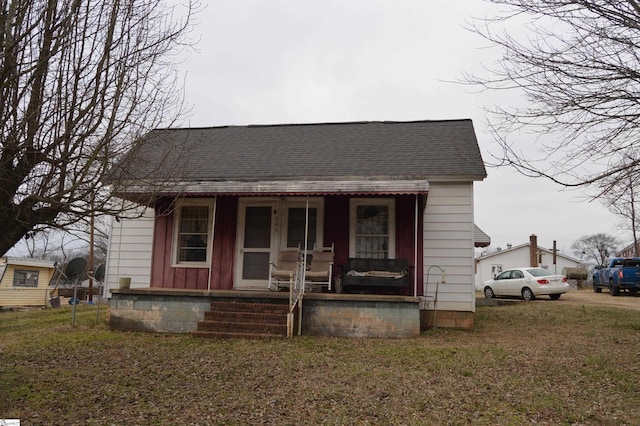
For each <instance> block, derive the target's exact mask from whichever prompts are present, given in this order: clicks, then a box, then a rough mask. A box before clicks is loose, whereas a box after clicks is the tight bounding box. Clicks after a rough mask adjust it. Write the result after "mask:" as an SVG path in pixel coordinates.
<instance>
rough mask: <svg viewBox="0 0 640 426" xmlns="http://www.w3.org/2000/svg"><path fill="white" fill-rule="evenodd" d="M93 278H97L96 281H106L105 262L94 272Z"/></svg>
mask: <svg viewBox="0 0 640 426" xmlns="http://www.w3.org/2000/svg"><path fill="white" fill-rule="evenodd" d="M93 278H95V279H96V281H100V282H102V281H104V263H101V264H100V265H98V267H97V268H96V271H95V272H94V273H93Z"/></svg>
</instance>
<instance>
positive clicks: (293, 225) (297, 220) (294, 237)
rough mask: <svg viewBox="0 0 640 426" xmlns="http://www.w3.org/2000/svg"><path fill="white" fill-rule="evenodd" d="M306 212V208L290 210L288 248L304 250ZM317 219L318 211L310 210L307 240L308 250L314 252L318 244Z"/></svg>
mask: <svg viewBox="0 0 640 426" xmlns="http://www.w3.org/2000/svg"><path fill="white" fill-rule="evenodd" d="M306 211H307V209H306V208H304V207H300V208H298V207H295V208H294V207H292V208H290V209H289V220H288V221H287V247H300V248H304V228H305V226H304V225H305V223H306ZM317 218H318V209H316V208H309V235H308V238H307V250H313V246H314V244H315V243H316V227H317V223H318V219H317Z"/></svg>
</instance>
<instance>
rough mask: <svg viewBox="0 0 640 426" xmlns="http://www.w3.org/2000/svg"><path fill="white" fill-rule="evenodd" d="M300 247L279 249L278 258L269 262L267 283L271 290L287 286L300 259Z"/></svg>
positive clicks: (290, 282) (289, 284)
mask: <svg viewBox="0 0 640 426" xmlns="http://www.w3.org/2000/svg"><path fill="white" fill-rule="evenodd" d="M300 256H301V253H300V249H299V248H297V249H289V250H281V251H280V252H278V259H277V260H276V261H275V262H270V263H269V285H268V288H269V290H271V291H279V290H280V289H283V288H289V287H290V286H291V284H292V280H293V276H294V273H295V270H296V268H297V266H298V263H299V262H300V261H301V257H300Z"/></svg>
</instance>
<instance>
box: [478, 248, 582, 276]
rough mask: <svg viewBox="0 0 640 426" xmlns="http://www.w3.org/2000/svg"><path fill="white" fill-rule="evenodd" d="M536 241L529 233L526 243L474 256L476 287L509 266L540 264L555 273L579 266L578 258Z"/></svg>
mask: <svg viewBox="0 0 640 426" xmlns="http://www.w3.org/2000/svg"><path fill="white" fill-rule="evenodd" d="M537 241H538V238H537V237H536V236H535V235H531V237H529V242H528V243H525V244H521V245H518V246H514V247H509V248H507V249H504V250H500V251H496V252H493V253H490V254H485V255H483V256H480V257H476V288H478V286H480V285H481V284H482V283H483V282H485V281H487V280H490V279H492V278H493V277H494V276H496V275H498V274H499V273H500V272H502V271H504V270H506V269H510V268H520V267H525V266H540V267H542V268H545V269H548V270H550V271H552V272H554V273H556V274H562V275H565V271H566V269H567V268H578V267H580V266H581V261H580V259H577V258H575V257H571V256H567V255H565V254H561V253H558V252H557V251H556V253H555V254H554V252H553V250H549V249H545V248H542V247H539V246H538V242H537Z"/></svg>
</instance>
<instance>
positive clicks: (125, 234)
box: [104, 208, 154, 297]
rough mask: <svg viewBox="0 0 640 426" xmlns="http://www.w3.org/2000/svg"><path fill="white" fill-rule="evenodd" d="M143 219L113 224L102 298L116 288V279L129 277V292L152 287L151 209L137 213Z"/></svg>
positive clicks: (152, 216) (152, 220) (114, 222)
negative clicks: (133, 289)
mask: <svg viewBox="0 0 640 426" xmlns="http://www.w3.org/2000/svg"><path fill="white" fill-rule="evenodd" d="M140 211H141V212H143V213H142V214H143V215H142V216H141V217H139V218H135V219H125V218H123V219H121V220H120V221H119V222H118V221H115V220H114V221H113V223H112V228H111V235H110V237H109V247H108V253H107V264H106V273H105V293H104V296H105V297H111V293H110V292H109V290H110V289H113V288H118V278H120V277H130V278H131V288H145V287H150V285H151V283H150V282H151V253H152V247H153V222H154V213H153V209H145V210H143V209H142V208H141V209H140Z"/></svg>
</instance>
